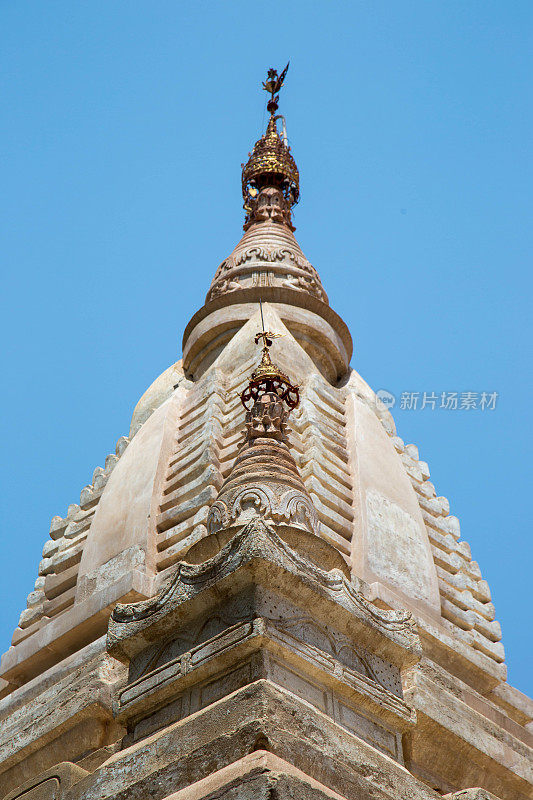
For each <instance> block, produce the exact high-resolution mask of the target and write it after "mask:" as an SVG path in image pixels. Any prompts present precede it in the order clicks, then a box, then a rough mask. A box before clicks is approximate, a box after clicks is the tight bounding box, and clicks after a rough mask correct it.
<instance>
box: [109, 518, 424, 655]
mask: <svg viewBox="0 0 533 800" xmlns="http://www.w3.org/2000/svg"><path fill="white" fill-rule="evenodd" d="M299 537H300V538H299ZM314 540H315V538H314V537H308V538H301V534H298V531H294V534H293V539H292V540H291V544H292V545H293V546H291V545H289V544H288V543H287V541H286V540H285V538H283V537H282V535H280V533H278V532H277V531H276V530H275V528H274V527H273V526H272V525H268V524H266V523H265V522H263V521H262V520H253V521H252V522H250V523H249V524H248V525H246V526H245V527H244V528H243V529H242V530H241V531H240V532H238V533H236V534H235V535H234V536H233V537H232V538H231V539H230V540H229V541H228V542H227V544H226V545H225V546H224V547H222V548H221V549H220V550H219V552H217V553H216V554H215V555H214V556H212V557H211V558H208V559H206V560H205V561H202V563H199V564H192V563H188V562H186V561H182V562H180V563H179V564H178V567H177V570H176V572H175V574H174V575H173V577H172V578H170V579H169V580H168V581H167V583H166V584H165V585H164V586H163V587H162V589H161V591H160V592H159V594H158V595H157V596H156V597H153V598H151V599H150V600H145V601H142V602H139V603H133V604H128V605H123V604H118V605H117V606H116V607H115V609H114V611H113V614H112V616H111V620H110V623H109V629H108V643H107V648H108V650H109V652H110V653H111V654H112V655H113V656H115V657H116V658H119V659H122V660H129V659H130V658H132V657H133V656H134V655H135V653H138V652H140V651H141V650H142V649H144V648H145V647H146V646H147V643H149V642H150V641H156V640H157V639H158V638H159V637H161V636H163V637H165V636H167V635H168V631H169V630H171V629H172V628H173V627H174V626H175V625H176V624H179V623H178V620H179V621H180V623H181V624H182V623H183V620H184V619H185V617H186V609H187V608H191V609H194V608H197V607H198V606H197V602H196V601H198V600H199V598H200V595H202V596H203V600H202V607H204V608H205V607H206V603H209V602H213V603H220V600H221V597H223V596H224V595H225V594H226V595H228V593H229V594H233V593H236V592H237V591H239V590H240V588H242V586H244V585H246V584H249V583H250V582H252V583H255V582H257V583H258V584H261V585H265V586H269V585H271V583H272V580H273V577H274V575H275V574H276V575H278V578H277V584H278V586H280V587H282V591H283V592H284V593H286V594H287V595H288V596H294V598H296V599H297V600H298V602H299V603H300V604H302V603H304V604H305V603H311V604H312V605H313V608H314V610H315V618H316V619H317V620H319V618H320V615H321V614H324V616H325V618H328V617H329V614H331V609H330V610H329V612H328V611H327V610H326V609H325V607H322V604H323V603H325V604H326V607H328V605H329V604H330V603H331V602H333V603H334V604H335V607H336V611H335V613H336V615H337V620H338V622H339V623H341V622H342V621H343V618H344V622H345V626H346V629H347V630H349V631H351V633H352V634H353V635H355V630H357V635H358V637H359V638H358V640H359V641H360V642H361V643H362V644H363V645H364V643H365V640H367V641H368V640H372V638H373V637H374V636H376V635H377V636H379V642H380V645H379V647H380V652H381V653H383V654H384V655H385V657H387V658H389V660H390V661H392V662H393V663H400V664H402V665H405V663H408V662H409V661H410V662H411V663H415V662H416V661H417V659H418V657H419V648H420V644H419V639H418V634H417V632H416V625H415V622H414V620H413V617H412V615H411V614H410V613H408V612H404V611H385V610H383V609H380V608H378V607H377V606H374V605H373V604H372V603H371V602H369V601H368V600H367V599H366V598H365V597H364V596H363V594H362V593H361V592H360V591H359V590H358V589H357V588H356V586H355V585H354V583H353V582H352V581H351V580H348V578H347V577H346V576H345V575H344V574H343V572H342V570H341V569H339V568H333V569H330V570H329V571H328V570H325V569H322V568H321V567H320V566H318V564H316V563H314V562H313V560H312V558H313V556H312V552H311V548H312V546H313V545H312V542H313V541H314ZM316 541H317V542H320V540H316ZM300 545H301V546H300ZM296 547H299V549H300V550H301V552H299V550H297V549H296ZM320 547H322V548H323V547H326V548H330V549H331V550H332V551H333V552H332V555H333V554H334V557H335V559H337V558H338V553H337V551H335V550H334V548H333V547H332V546H331V545H327V543H325V542H320ZM283 576H285V577H283ZM207 595H209V596H210V597H211V601H209V600H208V598H207ZM313 598H314V599H313ZM189 613H193V611H192V610H191V612H189ZM372 631H373V632H374V633H372Z"/></svg>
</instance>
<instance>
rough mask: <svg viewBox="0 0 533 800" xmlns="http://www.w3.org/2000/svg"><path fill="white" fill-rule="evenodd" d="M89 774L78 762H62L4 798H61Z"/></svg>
mask: <svg viewBox="0 0 533 800" xmlns="http://www.w3.org/2000/svg"><path fill="white" fill-rule="evenodd" d="M87 774H88V773H87V770H84V769H81V768H80V767H78V766H76V764H71V763H69V762H68V761H65V762H60V763H59V764H56V765H55V766H53V767H51V769H48V770H46V771H45V772H42V773H41V774H40V775H39V776H38V777H36V778H33V779H31V780H29V781H27V782H26V783H24V784H22V785H21V786H19V787H18V788H17V789H15V790H14V791H13V792H10V793H9V794H7V795H6V796H5V799H4V800H61V798H63V797H64V796H65V794H66V792H67V791H68V790H69V789H70V787H71V786H72V785H73V784H75V783H76V782H77V781H79V780H81V778H83V777H84V776H85V775H87Z"/></svg>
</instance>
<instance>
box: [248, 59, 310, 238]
mask: <svg viewBox="0 0 533 800" xmlns="http://www.w3.org/2000/svg"><path fill="white" fill-rule="evenodd" d="M288 69H289V64H287V66H286V67H285V69H284V70H283V71H282V72H281V74H280V75H278V72H277V70H275V69H272V68H271V69H269V70H268V77H267V79H266V81H263V89H264V90H265V91H266V92H268V93H269V94H270V99H269V101H268V103H267V108H268V110H269V111H270V118H269V121H268V125H267V128H266V131H265V133H264V134H263V136H262V137H261V138H260V139H259V140H258V141H257V142H256V143H255V145H254V149H253V151H252V152H251V153H250V154H249V158H248V161H247V163H246V164H243V168H242V196H243V200H244V208H245V210H246V211H247V213H248V216H247V218H246V223H245V229H246V226H247V225H249V224H251V222H253V221H256V222H258V221H261V220H262V219H263V218H264V216H265V213H266V212H265V208H264V206H270V205H272V197H268V198H266V200H268V202H266V203H265V202H259V201H258V198H259V195H260V194H261V192H263V191H265V192H267V193H268V192H270V194H272V193H275V194H276V197H275V203H274V205H275V206H276V208H275V209H274V210H273V212H272V214H271V213H269V214H268V215H269V216H271V218H272V219H274V221H276V222H280V221H281V222H284V223H285V224H288V225H289V227H291V229H292V230H294V228H292V223H291V208H292V206H294V205H295V204H296V203H297V202H298V199H299V196H300V176H299V174H298V167H297V166H296V162H295V161H294V158H293V157H292V155H291V152H290V147H289V146H288V144H287V140H286V135H285V127H284V128H283V131H284V133H283V136H280V134H279V132H278V127H277V125H278V120H279V119H282V118H281V117H279V116H276V111H277V110H278V101H279V94H278V92H279V90H280V89H281V87H282V86H283V83H284V81H285V77H286V75H287V70H288ZM283 125H285V123H283ZM264 199H265V198H263V200H264Z"/></svg>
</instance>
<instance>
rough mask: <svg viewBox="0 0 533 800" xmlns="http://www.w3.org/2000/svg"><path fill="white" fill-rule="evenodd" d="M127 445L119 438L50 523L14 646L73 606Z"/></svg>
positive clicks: (127, 439)
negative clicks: (101, 508) (94, 526)
mask: <svg viewBox="0 0 533 800" xmlns="http://www.w3.org/2000/svg"><path fill="white" fill-rule="evenodd" d="M129 442H130V439H129V438H128V437H126V436H121V438H120V439H119V440H118V442H117V445H116V448H115V453H114V454H111V455H108V456H107V458H106V459H105V466H104V467H103V468H102V467H96V469H95V470H94V473H93V480H92V483H91V484H90V485H88V486H86V487H85V488H84V489H82V491H81V495H80V502H79V504H77V503H72V504H71V505H70V506H69V507H68V513H67V516H66V517H65V518H62V517H54V518H53V519H52V522H51V524H50V539H49V540H48V541H46V542H45V544H44V546H43V558H42V561H41V562H40V564H39V568H38V577H37V580H36V581H35V587H34V590H33V591H32V592H30V594H29V595H28V599H27V608H26V609H24V610H23V611H22V613H21V615H20V618H19V623H18V627H17V628H16V630H15V632H14V634H13V638H12V645H13V646H16V645H17V644H19V643H21V642H23V641H24V640H25V639H27V638H28V637H29V636H31V635H32V634H34V633H36V632H37V631H38V630H40V629H41V628H42V627H43V626H45V625H46V624H47V623H48V622H49V621H50V620H51V619H55V618H56V617H57V616H58V615H59V614H61V613H62V612H63V611H66V610H67V609H68V608H70V607H71V606H73V605H74V602H75V596H76V588H77V579H78V569H79V564H80V561H81V557H82V555H83V548H84V545H85V542H86V541H87V537H88V535H89V532H90V528H91V523H92V521H93V518H94V514H95V511H96V508H97V506H98V503H99V500H100V498H101V496H102V494H103V492H104V489H105V487H106V485H107V481H108V479H109V476H110V475H111V473H112V471H113V469H114V468H115V466H116V464H117V462H118V460H119V458H120V457H121V455H122V454H123V453H124V451H125V450H126V448H127V446H128V444H129Z"/></svg>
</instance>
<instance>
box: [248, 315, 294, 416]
mask: <svg viewBox="0 0 533 800" xmlns="http://www.w3.org/2000/svg"><path fill="white" fill-rule="evenodd" d="M259 307H260V309H261V323H262V329H261V330H260V331H259V332H258V333H256V335H255V343H256V344H259V341H262V342H263V349H262V351H261V362H260V364H259V366H258V367H257V369H255V370H254V372H252V375H251V377H250V381H249V383H248V386H247V387H246V389H244V391H243V392H242V394H241V403H242V404H243V406H244V407H245V408H246V410H247V411H249V410H250V409H251V408H252V406H253V405H254V404H255V403H256V402H257V401H259V400H260V399H261V397H262V396H263V395H265V394H271V395H277V398H279V399H280V400H281V401H282V402H285V403H286V404H287V406H288V408H289V410H292V409H293V408H296V406H297V405H298V403H299V402H300V393H299V389H298V386H294V385H293V384H292V383H291V382H290V380H289V378H288V377H287V375H285V373H284V372H282V371H281V370H280V369H279V367H277V366H276V365H275V364H274V363H273V362H272V359H271V357H270V348H271V347H272V342H273V340H274V339H278V338H279V337H280V336H282V335H283V334H281V333H271V332H270V331H265V321H264V319H263V305H262V303H261V300H260V301H259Z"/></svg>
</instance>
